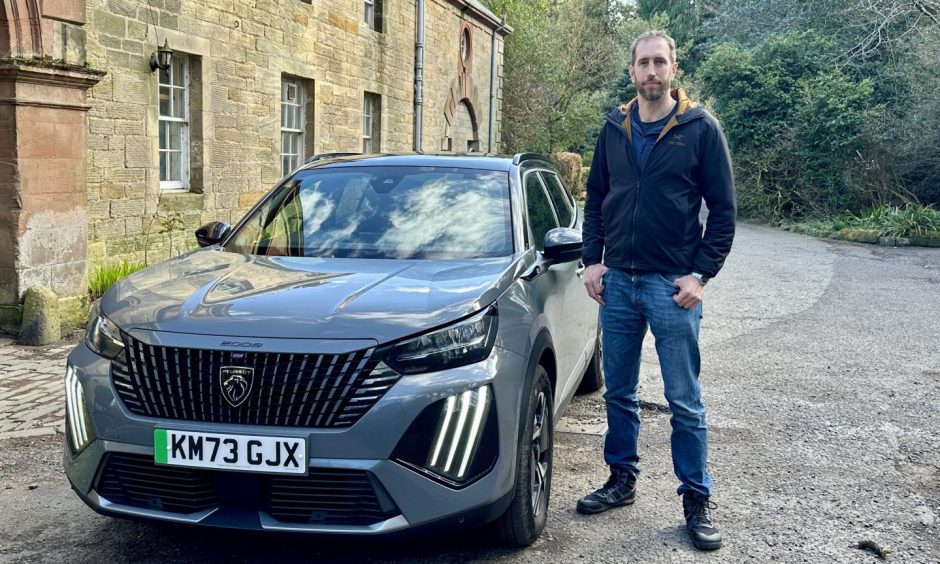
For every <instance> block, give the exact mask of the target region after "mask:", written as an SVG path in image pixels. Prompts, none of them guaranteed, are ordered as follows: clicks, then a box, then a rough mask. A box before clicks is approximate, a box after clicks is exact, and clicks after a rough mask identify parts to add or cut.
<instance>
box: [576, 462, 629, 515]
mask: <svg viewBox="0 0 940 564" xmlns="http://www.w3.org/2000/svg"><path fill="white" fill-rule="evenodd" d="M634 501H636V476H634V475H633V474H631V473H629V472H617V471H613V472H612V473H611V475H610V478H607V483H606V484H604V487H602V488H601V489H599V490H597V491H595V492H593V493H590V494H588V495H586V496H584V497H582V498H581V499H579V500H578V513H583V514H585V515H593V514H595V513H603V512H604V511H607V510H608V509H611V508H614V507H620V506H623V505H631V504H632V503H633V502H634Z"/></svg>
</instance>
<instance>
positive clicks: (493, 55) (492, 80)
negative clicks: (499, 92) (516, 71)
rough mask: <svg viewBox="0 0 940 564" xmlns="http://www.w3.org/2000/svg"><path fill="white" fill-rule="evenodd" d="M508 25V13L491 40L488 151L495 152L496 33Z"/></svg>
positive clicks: (504, 15)
mask: <svg viewBox="0 0 940 564" xmlns="http://www.w3.org/2000/svg"><path fill="white" fill-rule="evenodd" d="M505 27H506V14H503V21H502V22H501V23H500V24H499V25H498V26H496V28H495V29H494V30H493V37H492V38H491V40H490V115H489V126H488V127H487V130H488V131H487V144H486V152H487V153H492V152H493V137H494V132H493V126H494V125H495V124H496V116H495V115H494V107H495V106H496V34H497V33H498V32H500V31H502V30H503V29H504V28H505Z"/></svg>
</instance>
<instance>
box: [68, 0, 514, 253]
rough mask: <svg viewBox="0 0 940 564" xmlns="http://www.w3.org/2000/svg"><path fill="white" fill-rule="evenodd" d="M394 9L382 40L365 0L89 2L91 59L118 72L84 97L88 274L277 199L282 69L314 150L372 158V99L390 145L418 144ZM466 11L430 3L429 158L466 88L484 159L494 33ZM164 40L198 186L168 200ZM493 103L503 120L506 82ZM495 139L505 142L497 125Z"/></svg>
mask: <svg viewBox="0 0 940 564" xmlns="http://www.w3.org/2000/svg"><path fill="white" fill-rule="evenodd" d="M384 4H385V5H384V21H383V31H382V32H381V33H379V32H376V31H373V30H371V29H369V28H368V26H367V25H366V24H365V22H364V19H363V10H364V8H363V2H362V1H361V0H331V1H329V2H326V1H321V0H314V1H313V2H312V3H311V4H308V3H306V2H302V1H300V0H278V1H271V2H255V1H253V0H250V1H249V0H211V1H208V0H200V1H184V0H150V1H149V2H146V3H141V2H134V1H131V0H89V1H88V2H87V9H86V19H87V23H86V25H85V33H86V38H87V43H86V51H87V57H88V60H89V62H90V63H91V64H92V65H93V66H94V67H97V68H102V69H105V70H107V71H108V75H107V76H106V77H105V78H104V80H102V81H101V82H100V83H99V84H98V85H97V86H95V87H94V88H93V89H92V90H91V91H90V99H89V103H90V106H91V110H90V112H89V115H88V120H89V123H88V127H89V131H88V142H87V163H88V166H87V190H88V206H87V217H88V240H89V261H90V265H91V268H94V267H95V266H97V265H99V264H101V263H102V262H105V261H107V260H113V259H121V258H129V259H132V260H138V261H143V260H145V259H146V260H149V261H150V262H154V261H155V260H156V258H159V257H162V256H166V255H167V254H170V253H175V252H179V251H180V250H182V249H184V248H187V247H188V246H191V245H192V244H194V243H195V241H194V240H193V237H192V235H191V233H192V231H193V230H194V229H195V228H196V227H198V226H199V225H201V224H202V223H205V222H207V221H211V220H221V221H227V222H230V223H234V222H235V221H237V220H238V219H239V218H240V217H241V216H242V214H243V213H244V212H245V211H246V210H247V209H248V207H250V206H251V205H252V204H253V203H254V202H255V201H257V199H258V198H260V197H261V196H262V195H263V194H264V193H265V192H267V191H268V190H270V189H271V188H272V187H273V185H274V184H275V183H276V182H277V181H278V180H279V179H280V177H281V168H280V143H281V136H280V95H281V79H282V77H283V76H290V77H297V78H300V79H302V80H303V82H304V84H305V85H307V86H308V87H309V91H308V94H309V95H310V97H311V99H310V100H309V101H308V104H307V108H308V110H307V111H308V114H310V115H308V123H309V128H308V129H307V132H306V135H307V139H306V149H307V151H308V153H320V152H331V151H350V152H357V151H360V150H361V149H362V105H363V102H362V100H363V93H364V92H373V93H378V94H380V95H381V96H382V112H381V145H380V146H381V151H383V152H409V151H411V150H412V148H413V143H414V140H413V120H414V88H413V81H414V54H415V2H414V0H385V3H384ZM466 4H467V3H466V2H463V1H458V0H427V1H426V12H425V20H426V46H425V72H424V76H425V86H424V127H423V132H424V139H423V143H422V148H423V150H425V151H427V152H437V151H440V150H441V142H442V139H443V138H444V136H445V134H446V133H447V124H446V119H445V111H446V108H447V105H448V100H449V99H450V98H451V97H453V96H454V95H455V93H458V94H459V93H460V92H466V93H468V94H469V96H468V97H469V103H470V105H471V106H472V108H473V114H474V116H475V117H476V123H475V125H476V132H475V135H476V136H477V138H478V139H479V140H480V141H481V143H480V146H481V148H482V150H486V147H487V138H488V133H489V131H488V120H489V116H488V112H489V91H490V50H491V37H492V34H493V33H494V31H493V27H494V25H493V23H492V22H486V21H484V20H483V19H480V18H478V16H476V15H475V14H474V10H473V9H470V10H467V9H466V8H467V6H466ZM463 22H468V23H469V25H470V27H471V29H472V58H473V59H472V65H471V66H472V72H471V73H469V75H468V76H469V82H468V84H469V85H470V88H463V89H461V84H460V83H459V82H460V80H459V74H460V72H459V71H460V65H459V62H460V53H459V39H460V32H461V26H462V25H463ZM497 37H498V38H499V41H498V42H497V45H498V52H497V53H498V57H497V63H498V65H499V66H498V74H497V80H498V81H501V79H502V71H501V68H502V36H501V35H500V34H497ZM164 41H166V42H167V43H168V45H169V48H170V49H172V50H174V51H175V52H176V53H177V54H178V55H184V56H188V57H189V58H190V62H191V68H190V76H191V80H192V90H191V100H190V102H191V106H190V107H191V112H190V114H191V122H190V133H191V138H192V143H191V147H190V155H191V171H192V174H191V176H192V186H191V189H190V191H189V192H188V193H181V192H165V191H164V192H161V190H160V186H159V168H158V167H159V137H158V135H159V129H158V124H159V121H158V105H157V104H158V100H157V92H158V86H157V74H155V73H152V72H151V69H150V66H149V59H150V55H151V53H152V52H154V51H155V50H156V48H157V45H158V44H159V45H162V44H163V42H164ZM497 95H498V99H497V103H496V108H497V111H496V112H495V113H496V115H497V116H498V115H499V113H498V111H499V107H500V106H499V100H500V99H501V91H499V90H498V89H497ZM458 102H459V100H458ZM496 133H497V136H496V139H497V140H498V120H497V131H496ZM464 145H465V143H464ZM454 149H460V150H465V147H463V148H461V147H456V146H455V147H454ZM168 226H176V227H179V226H182V231H183V232H184V236H183V237H180V236H176V237H175V238H174V242H172V243H171V242H170V241H168V239H170V237H169V234H168V231H169V229H168ZM170 247H172V248H170Z"/></svg>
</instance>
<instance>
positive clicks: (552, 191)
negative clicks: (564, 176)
mask: <svg viewBox="0 0 940 564" xmlns="http://www.w3.org/2000/svg"><path fill="white" fill-rule="evenodd" d="M539 174H541V175H542V179H543V180H544V181H545V186H546V187H547V188H548V195H549V196H551V198H552V203H553V204H555V211H556V212H557V213H558V222H559V223H561V225H562V226H563V227H570V226H571V220H572V219H573V217H574V208H572V206H571V198H569V197H568V193H567V191H566V190H565V187H564V186H562V185H561V181H560V180H558V176H557V175H555V174H553V173H551V172H545V171H542V172H540V173H539Z"/></svg>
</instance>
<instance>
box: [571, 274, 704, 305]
mask: <svg viewBox="0 0 940 564" xmlns="http://www.w3.org/2000/svg"><path fill="white" fill-rule="evenodd" d="M606 272H607V267H606V266H604V265H603V264H592V265H591V266H589V267H587V268H585V269H584V287H585V288H587V293H588V295H589V296H591V299H593V300H594V301H595V302H597V303H599V304H601V305H604V282H603V281H602V279H603V277H604V273H606ZM693 280H695V279H694V278H693ZM695 283H696V284H698V280H695Z"/></svg>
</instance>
